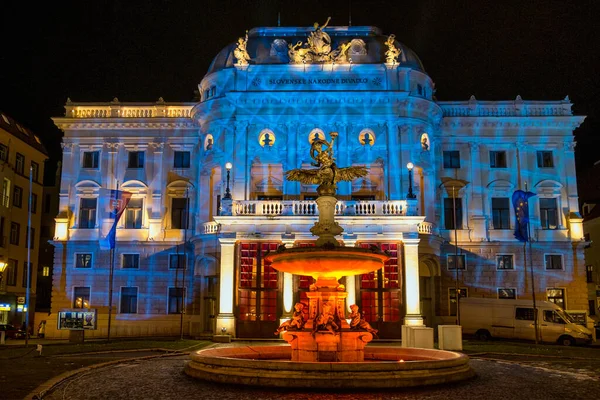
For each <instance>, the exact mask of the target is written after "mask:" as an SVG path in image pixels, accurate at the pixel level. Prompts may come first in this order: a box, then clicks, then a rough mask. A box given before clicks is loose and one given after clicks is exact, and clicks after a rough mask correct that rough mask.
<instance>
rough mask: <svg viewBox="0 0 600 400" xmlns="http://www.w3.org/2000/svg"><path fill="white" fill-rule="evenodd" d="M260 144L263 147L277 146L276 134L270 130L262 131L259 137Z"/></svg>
mask: <svg viewBox="0 0 600 400" xmlns="http://www.w3.org/2000/svg"><path fill="white" fill-rule="evenodd" d="M258 143H260V145H261V146H262V147H271V146H273V145H274V144H275V134H274V133H273V131H271V130H269V129H265V130H263V131H261V132H260V135H259V136H258Z"/></svg>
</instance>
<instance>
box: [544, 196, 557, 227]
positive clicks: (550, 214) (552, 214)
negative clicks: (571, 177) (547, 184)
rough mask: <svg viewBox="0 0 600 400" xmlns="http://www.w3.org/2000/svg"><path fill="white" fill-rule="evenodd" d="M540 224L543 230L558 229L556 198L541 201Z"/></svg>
mask: <svg viewBox="0 0 600 400" xmlns="http://www.w3.org/2000/svg"><path fill="white" fill-rule="evenodd" d="M540 223H541V225H542V229H556V228H558V210H557V207H556V198H541V199H540Z"/></svg>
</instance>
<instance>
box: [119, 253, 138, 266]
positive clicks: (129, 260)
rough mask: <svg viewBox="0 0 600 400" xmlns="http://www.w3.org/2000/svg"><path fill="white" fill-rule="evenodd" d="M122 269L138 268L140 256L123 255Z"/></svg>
mask: <svg viewBox="0 0 600 400" xmlns="http://www.w3.org/2000/svg"><path fill="white" fill-rule="evenodd" d="M123 268H136V269H138V268H140V255H139V254H123Z"/></svg>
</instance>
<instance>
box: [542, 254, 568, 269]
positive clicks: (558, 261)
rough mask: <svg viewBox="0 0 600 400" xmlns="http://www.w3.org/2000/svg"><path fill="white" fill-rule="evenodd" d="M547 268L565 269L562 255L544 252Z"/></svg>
mask: <svg viewBox="0 0 600 400" xmlns="http://www.w3.org/2000/svg"><path fill="white" fill-rule="evenodd" d="M544 260H545V262H546V269H563V262H562V255H560V254H544Z"/></svg>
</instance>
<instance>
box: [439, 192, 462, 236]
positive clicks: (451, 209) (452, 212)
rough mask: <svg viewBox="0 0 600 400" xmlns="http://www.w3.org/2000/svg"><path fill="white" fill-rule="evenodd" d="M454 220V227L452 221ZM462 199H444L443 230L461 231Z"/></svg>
mask: <svg viewBox="0 0 600 400" xmlns="http://www.w3.org/2000/svg"><path fill="white" fill-rule="evenodd" d="M455 220H456V225H455V223H454V221H455ZM462 220H463V215H462V199H461V198H459V197H457V198H445V199H444V228H445V229H455V226H456V229H462Z"/></svg>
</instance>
